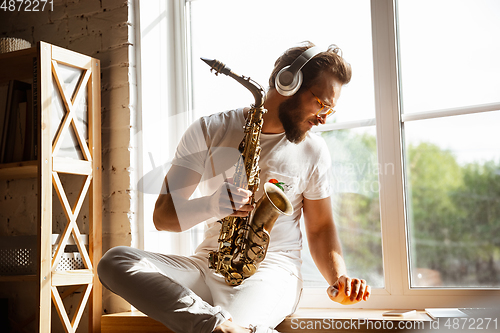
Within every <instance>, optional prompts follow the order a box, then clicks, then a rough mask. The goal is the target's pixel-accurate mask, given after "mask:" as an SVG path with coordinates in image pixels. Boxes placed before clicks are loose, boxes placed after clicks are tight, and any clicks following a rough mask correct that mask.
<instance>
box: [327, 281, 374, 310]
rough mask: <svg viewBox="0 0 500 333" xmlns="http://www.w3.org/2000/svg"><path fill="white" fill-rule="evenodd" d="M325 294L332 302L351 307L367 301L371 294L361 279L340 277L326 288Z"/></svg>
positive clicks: (369, 288)
mask: <svg viewBox="0 0 500 333" xmlns="http://www.w3.org/2000/svg"><path fill="white" fill-rule="evenodd" d="M326 293H327V294H328V296H329V297H330V299H331V300H332V301H334V302H337V303H340V304H343V305H351V304H356V303H358V302H361V301H367V300H368V298H369V297H370V294H371V287H370V286H369V285H367V284H366V281H365V280H362V279H356V278H353V279H351V278H350V277H348V276H346V275H342V276H341V277H340V278H339V279H338V280H337V282H335V283H334V284H333V285H331V286H330V287H328V289H327V290H326Z"/></svg>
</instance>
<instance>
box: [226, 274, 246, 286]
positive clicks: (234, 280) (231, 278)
mask: <svg viewBox="0 0 500 333" xmlns="http://www.w3.org/2000/svg"><path fill="white" fill-rule="evenodd" d="M242 282H243V276H241V274H239V273H236V272H232V273H228V274H227V276H226V283H227V284H229V285H232V286H238V285H240V284H241V283H242Z"/></svg>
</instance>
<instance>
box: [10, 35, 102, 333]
mask: <svg viewBox="0 0 500 333" xmlns="http://www.w3.org/2000/svg"><path fill="white" fill-rule="evenodd" d="M0 66H1V67H2V71H1V72H0V84H1V85H5V84H8V82H9V81H10V80H20V81H25V82H30V83H31V82H33V85H35V84H36V90H37V99H36V103H34V104H36V105H37V111H36V113H37V119H38V122H37V125H36V126H37V127H38V134H37V138H38V140H37V160H35V161H23V162H16V163H6V164H0V179H2V180H10V179H19V178H36V180H37V184H38V203H37V210H38V212H37V221H38V222H37V232H38V234H37V239H38V242H37V248H36V249H37V253H38V260H37V272H36V275H16V276H0V283H9V282H19V281H21V282H23V281H36V283H37V284H38V287H37V289H38V291H39V293H38V294H37V299H38V307H37V309H38V313H37V314H36V321H37V330H38V331H39V332H47V333H49V332H51V303H52V302H53V303H54V305H55V308H56V310H57V312H58V314H59V318H60V320H61V322H62V324H63V327H64V328H65V330H66V331H67V332H75V331H76V329H77V327H78V325H79V323H80V319H81V317H82V314H83V311H84V309H85V307H86V306H88V307H89V332H100V331H101V314H102V313H101V312H102V300H101V298H102V287H101V284H100V282H99V279H98V277H97V272H96V268H97V264H98V262H99V260H100V258H101V254H102V250H101V247H102V230H101V220H102V194H101V193H102V180H101V164H102V163H101V119H100V113H101V100H100V98H101V97H100V86H101V85H100V62H99V60H97V59H94V58H91V57H89V56H86V55H83V54H80V53H76V52H73V51H69V50H66V49H63V48H60V47H57V46H54V45H51V44H48V43H45V42H39V43H38V44H37V46H36V47H33V48H30V49H25V50H20V51H15V52H10V53H4V54H0ZM68 68H69V69H70V70H71V71H73V70H74V71H76V72H77V73H81V75H76V76H77V79H76V84H75V85H73V86H72V87H71V88H69V87H68V85H67V82H66V81H65V79H64V78H63V75H61V73H62V72H63V71H64V70H67V69H68ZM35 75H36V80H34V76H35ZM34 88H35V87H34ZM71 90H73V91H71ZM54 96H57V98H59V100H60V101H62V102H61V105H62V107H61V106H57V105H56V104H57V103H56V102H55V101H54V100H53V99H54ZM82 96H84V97H82ZM82 100H83V102H82ZM76 102H78V103H80V104H79V105H76ZM82 103H83V104H84V106H83V109H85V112H86V117H87V121H84V122H82V123H79V122H78V121H79V119H78V117H77V110H80V109H79V108H82ZM56 107H59V112H62V113H64V114H63V115H62V117H61V119H60V123H54V112H56V111H55V109H56ZM61 109H62V111H61ZM81 124H83V125H81ZM54 126H55V127H54ZM82 126H83V129H82ZM51 129H52V132H51ZM69 132H72V134H71V135H73V137H74V138H76V140H77V144H76V145H75V150H78V151H79V153H80V158H71V157H69V158H68V157H67V156H65V157H60V156H59V155H58V153H59V151H60V150H61V145H62V142H63V140H64V138H65V137H66V139H67V137H68V136H70V134H69ZM82 132H85V134H86V137H85V135H84V134H83V133H82ZM59 174H72V175H79V176H83V177H84V178H85V181H84V184H83V186H82V188H81V190H80V192H79V194H78V198H77V200H76V202H75V203H74V205H71V204H70V203H69V201H68V198H67V195H66V192H65V189H64V186H63V185H62V183H61V179H60V178H59ZM53 191H55V192H53ZM53 193H57V196H58V198H59V200H60V202H61V206H62V207H63V210H64V213H65V215H66V218H67V224H66V227H65V230H64V232H63V234H62V236H61V237H60V240H59V243H58V244H57V250H56V251H55V253H54V255H52V201H53V199H52V194H53ZM87 196H88V204H89V217H88V220H89V222H88V224H89V237H88V238H89V244H88V251H87V248H86V246H85V244H83V242H82V241H81V240H80V231H79V229H78V225H77V222H76V221H77V217H78V216H79V212H80V208H81V207H82V204H83V201H84V200H85V198H86V197H87ZM70 236H73V239H74V240H75V242H76V245H77V247H78V251H79V253H80V255H81V257H82V260H83V263H84V266H85V269H75V270H66V271H56V268H57V266H58V264H59V262H60V259H61V257H62V254H63V252H64V248H65V246H66V244H67V243H68V240H69V238H70ZM31 283H32V282H31ZM59 286H72V287H71V288H69V289H68V290H69V291H66V292H65V293H62V295H61V294H60V293H59V291H58V289H57V288H58V287H59ZM82 287H83V292H82V299H81V301H80V303H79V304H78V308H77V310H76V311H75V314H74V316H73V318H68V315H67V314H66V310H65V308H64V304H63V301H62V299H64V298H65V297H66V296H67V294H68V293H69V292H74V291H76V290H78V289H80V290H81V288H82Z"/></svg>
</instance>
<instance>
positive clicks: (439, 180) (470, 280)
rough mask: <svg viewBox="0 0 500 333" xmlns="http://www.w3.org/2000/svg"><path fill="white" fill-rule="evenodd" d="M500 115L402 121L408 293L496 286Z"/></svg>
mask: <svg viewBox="0 0 500 333" xmlns="http://www.w3.org/2000/svg"><path fill="white" fill-rule="evenodd" d="M499 124H500V111H495V112H485V113H478V114H471V115H464V116H454V117H446V118H438V119H428V120H420V121H412V122H406V123H405V124H404V132H405V137H406V166H407V168H406V172H407V186H408V193H407V203H408V204H407V207H408V222H409V240H410V257H411V286H412V287H500V275H499V274H498V272H499V271H500V238H499V236H498V235H500V135H499V134H498V128H499Z"/></svg>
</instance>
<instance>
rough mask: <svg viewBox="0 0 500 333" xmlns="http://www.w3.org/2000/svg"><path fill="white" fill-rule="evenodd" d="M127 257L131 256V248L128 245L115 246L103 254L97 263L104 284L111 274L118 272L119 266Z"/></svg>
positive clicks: (98, 272) (98, 273)
mask: <svg viewBox="0 0 500 333" xmlns="http://www.w3.org/2000/svg"><path fill="white" fill-rule="evenodd" d="M125 258H130V248H129V247H127V246H117V247H114V248H112V249H110V250H108V251H107V252H106V253H105V254H104V256H102V258H101V260H100V261H99V264H98V265H97V275H98V277H99V279H100V280H101V282H102V283H103V284H104V285H106V281H107V280H108V279H109V278H110V277H111V276H113V275H114V274H116V269H117V267H118V266H119V264H120V262H123V259H125Z"/></svg>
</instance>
